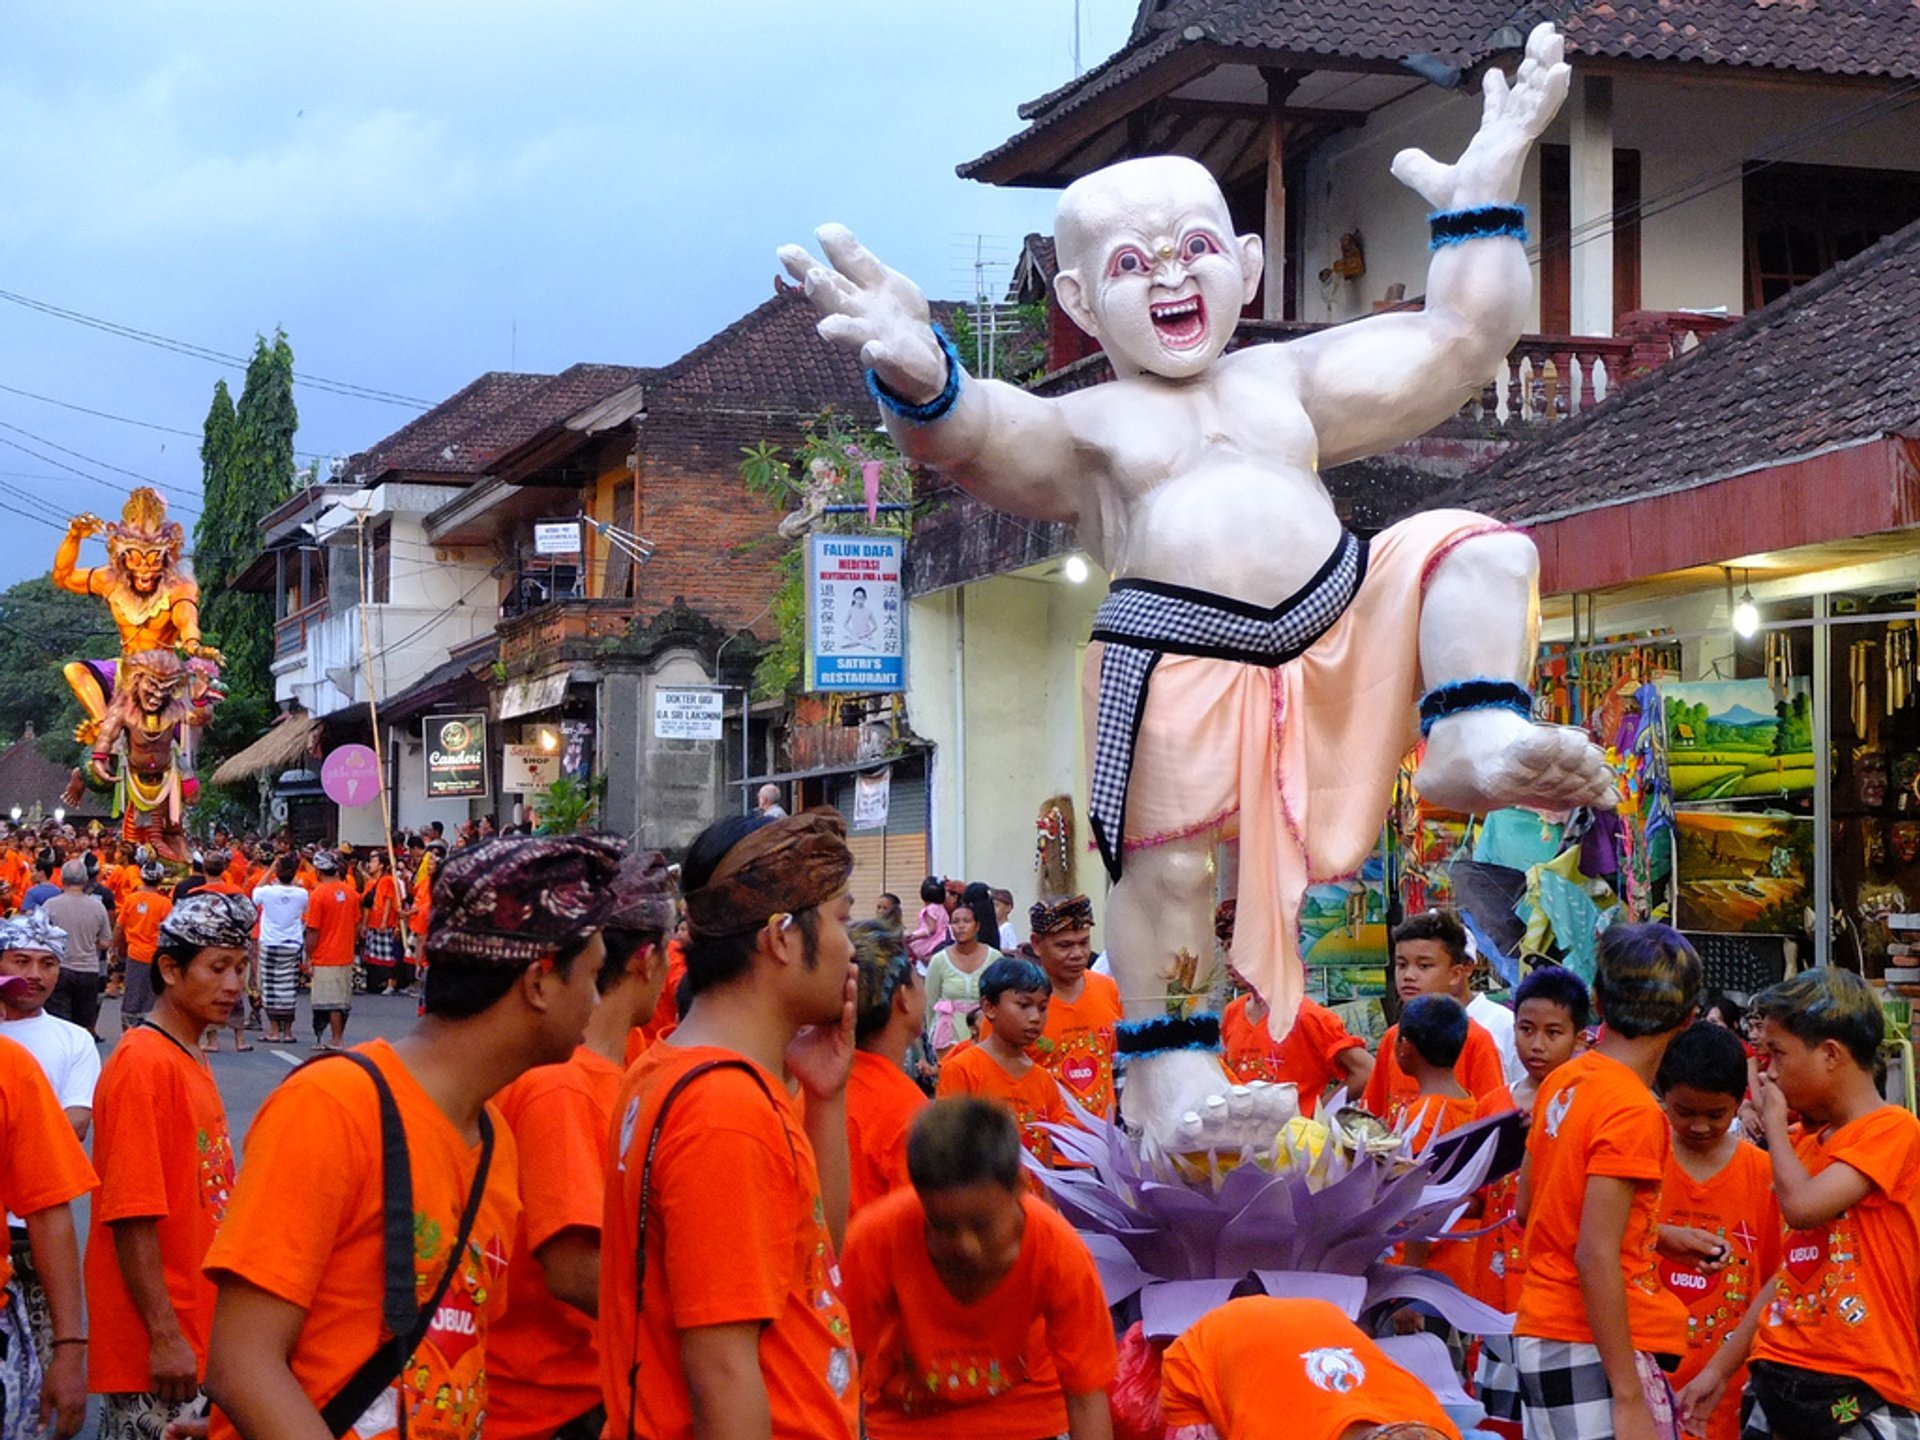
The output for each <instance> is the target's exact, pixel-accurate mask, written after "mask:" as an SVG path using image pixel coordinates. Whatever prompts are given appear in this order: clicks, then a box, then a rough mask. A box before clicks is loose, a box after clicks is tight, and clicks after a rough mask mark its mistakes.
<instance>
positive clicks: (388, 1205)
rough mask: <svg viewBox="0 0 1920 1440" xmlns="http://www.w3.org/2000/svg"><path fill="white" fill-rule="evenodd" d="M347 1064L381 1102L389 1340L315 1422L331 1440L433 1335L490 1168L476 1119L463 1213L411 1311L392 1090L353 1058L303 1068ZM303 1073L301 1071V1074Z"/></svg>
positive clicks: (489, 1148) (409, 1245)
mask: <svg viewBox="0 0 1920 1440" xmlns="http://www.w3.org/2000/svg"><path fill="white" fill-rule="evenodd" d="M332 1059H343V1060H351V1061H352V1062H353V1063H354V1064H356V1065H358V1066H359V1067H360V1069H361V1070H363V1071H364V1072H365V1073H366V1076H367V1078H368V1079H369V1080H371V1081H372V1082H373V1089H374V1093H375V1095H377V1096H378V1097H379V1102H380V1212H381V1244H382V1253H383V1274H384V1285H383V1290H384V1294H383V1296H382V1300H381V1307H380V1321H381V1326H382V1328H383V1329H385V1331H386V1332H387V1335H388V1338H387V1339H385V1340H383V1341H381V1342H380V1344H379V1346H378V1347H376V1348H375V1350H374V1352H373V1354H372V1355H370V1356H368V1357H367V1360H366V1362H365V1363H364V1364H363V1365H361V1367H360V1368H359V1369H358V1370H356V1371H354V1373H353V1376H352V1378H350V1379H349V1380H348V1381H347V1383H346V1384H345V1385H344V1386H342V1387H341V1388H340V1391H339V1393H338V1394H336V1395H335V1396H334V1397H333V1398H332V1399H331V1400H329V1401H328V1402H327V1403H326V1405H325V1406H323V1407H322V1408H321V1411H320V1418H321V1419H322V1420H323V1421H325V1422H326V1426H327V1430H328V1432H329V1433H330V1434H332V1435H334V1436H336V1437H338V1436H341V1435H344V1434H346V1433H347V1431H348V1430H349V1429H351V1428H352V1426H353V1423H354V1421H356V1420H358V1419H359V1418H360V1417H361V1416H362V1415H364V1414H365V1413H366V1412H367V1409H368V1407H369V1406H371V1405H372V1404H373V1402H374V1401H375V1400H377V1399H379V1398H380V1393H381V1392H382V1391H383V1390H385V1389H386V1388H387V1387H388V1386H389V1385H391V1384H392V1383H393V1382H394V1381H395V1380H396V1379H397V1378H399V1376H400V1374H401V1372H402V1371H404V1370H405V1369H406V1367H407V1361H408V1360H409V1359H411V1358H412V1356H413V1352H414V1351H415V1350H417V1349H418V1348H419V1347H420V1342H421V1341H422V1340H423V1339H425V1338H426V1334H427V1331H428V1330H429V1329H431V1328H432V1325H433V1317H434V1314H435V1312H437V1311H438V1310H439V1308H440V1302H441V1300H443V1299H444V1298H446V1293H447V1287H448V1286H449V1285H451V1284H452V1283H453V1272H454V1271H455V1270H457V1269H459V1268H460V1257H461V1256H462V1255H463V1254H465V1253H466V1248H467V1242H468V1240H469V1239H470V1238H471V1237H472V1235H473V1226H474V1221H475V1220H476V1219H478V1218H479V1215H480V1201H481V1199H482V1198H483V1197H484V1196H485V1194H486V1190H487V1174H488V1172H489V1171H490V1170H491V1169H492V1168H493V1121H492V1119H491V1117H489V1116H488V1114H487V1112H486V1111H485V1110H482V1111H481V1112H480V1163H479V1165H478V1166H476V1167H475V1169H474V1174H473V1186H472V1188H471V1189H470V1190H469V1191H468V1192H467V1203H466V1207H465V1208H464V1209H463V1210H462V1211H461V1213H460V1232H459V1234H458V1236H457V1237H456V1238H455V1239H454V1242H453V1248H452V1249H451V1250H450V1251H448V1252H447V1263H446V1267H445V1268H444V1269H443V1270H441V1272H440V1280H439V1283H438V1284H437V1285H435V1286H434V1288H433V1294H432V1295H431V1296H430V1297H429V1298H428V1300H427V1303H426V1304H425V1305H420V1304H419V1303H418V1293H417V1291H416V1289H415V1281H414V1271H413V1163H412V1158H411V1155H410V1153H409V1151H408V1149H407V1130H406V1126H405V1124H404V1123H403V1122H402V1121H401V1118H400V1107H399V1105H398V1104H397V1103H396V1102H395V1100H394V1098H393V1089H392V1087H391V1086H389V1085H388V1084H387V1077H386V1076H384V1075H382V1074H381V1073H380V1067H379V1066H378V1065H376V1064H374V1063H373V1061H372V1060H370V1059H368V1058H367V1057H366V1056H365V1055H362V1054H360V1053H359V1052H358V1051H354V1050H340V1051H336V1052H334V1053H333V1054H331V1055H322V1056H317V1057H316V1058H315V1059H313V1060H309V1061H308V1062H307V1064H308V1065H314V1064H319V1063H320V1062H321V1061H325V1060H332ZM300 1068H301V1069H303V1070H304V1069H305V1068H306V1066H305V1065H303V1066H301V1067H300Z"/></svg>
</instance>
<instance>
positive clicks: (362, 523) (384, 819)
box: [353, 510, 400, 901]
mask: <svg viewBox="0 0 1920 1440" xmlns="http://www.w3.org/2000/svg"><path fill="white" fill-rule="evenodd" d="M353 529H354V537H355V539H356V541H357V542H358V544H359V548H360V666H361V669H362V670H363V671H364V672H365V675H366V684H367V727H368V728H369V729H370V730H372V731H373V769H374V776H375V783H376V784H377V785H378V787H379V790H380V830H381V833H382V834H383V836H384V837H385V839H386V842H387V873H388V874H389V875H391V876H392V877H393V893H394V898H395V900H396V901H397V900H398V899H399V895H400V857H399V856H397V855H395V854H394V853H393V812H392V811H391V810H390V809H389V808H388V805H387V760H386V751H385V750H384V749H383V748H382V746H381V744H380V702H379V699H378V698H377V697H376V696H375V695H374V693H373V646H372V645H371V644H370V643H369V641H368V638H367V621H368V616H367V606H368V605H369V604H370V603H371V601H372V597H373V572H372V570H371V569H370V568H369V567H368V564H367V513H366V511H364V510H362V511H360V512H359V513H358V514H357V515H355V516H354V527H353Z"/></svg>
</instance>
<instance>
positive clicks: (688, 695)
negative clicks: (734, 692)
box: [653, 690, 726, 740]
mask: <svg viewBox="0 0 1920 1440" xmlns="http://www.w3.org/2000/svg"><path fill="white" fill-rule="evenodd" d="M725 700H726V695H725V692H724V691H720V690H655V691H654V692H653V738H654V739H656V740H718V739H719V738H720V716H721V710H722V707H723V706H724V704H725Z"/></svg>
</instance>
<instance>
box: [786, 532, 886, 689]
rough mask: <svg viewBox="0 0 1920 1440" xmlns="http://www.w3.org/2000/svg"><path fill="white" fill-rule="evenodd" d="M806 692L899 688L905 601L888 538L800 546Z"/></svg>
mask: <svg viewBox="0 0 1920 1440" xmlns="http://www.w3.org/2000/svg"><path fill="white" fill-rule="evenodd" d="M807 545H808V549H807V675H806V688H807V689H809V690H857V691H863V692H873V691H881V690H904V689H905V688H906V653H907V651H906V599H905V596H904V595H903V594H902V592H901V587H900V562H901V558H902V556H903V554H904V552H905V550H906V542H905V541H903V540H901V539H900V538H899V537H898V536H893V535H819V534H815V535H813V536H810V537H809V538H808V541H807Z"/></svg>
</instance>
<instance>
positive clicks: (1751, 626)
mask: <svg viewBox="0 0 1920 1440" xmlns="http://www.w3.org/2000/svg"><path fill="white" fill-rule="evenodd" d="M1744 578H1745V581H1746V584H1745V588H1743V589H1742V590H1741V592H1740V603H1739V604H1738V605H1736V606H1734V607H1733V633H1734V634H1736V635H1738V636H1739V637H1740V638H1741V639H1742V640H1751V639H1752V638H1753V637H1754V635H1755V634H1757V633H1758V632H1759V629H1760V607H1759V606H1758V605H1756V604H1754V603H1753V583H1752V582H1753V576H1752V574H1751V572H1748V573H1747V574H1746V575H1745V577H1744ZM1729 588H1731V587H1729Z"/></svg>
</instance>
